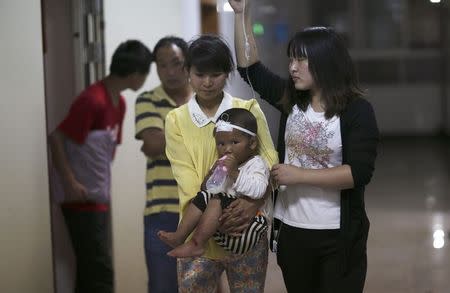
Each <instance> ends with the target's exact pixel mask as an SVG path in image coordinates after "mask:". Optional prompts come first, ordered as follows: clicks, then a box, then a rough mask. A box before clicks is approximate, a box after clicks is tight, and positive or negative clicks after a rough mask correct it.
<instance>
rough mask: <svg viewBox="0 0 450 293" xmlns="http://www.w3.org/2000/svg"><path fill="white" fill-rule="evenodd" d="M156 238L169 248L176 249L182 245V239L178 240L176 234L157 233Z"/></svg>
mask: <svg viewBox="0 0 450 293" xmlns="http://www.w3.org/2000/svg"><path fill="white" fill-rule="evenodd" d="M158 237H159V239H161V240H162V241H163V242H164V243H166V244H167V245H169V246H170V247H177V246H179V245H181V244H183V239H180V237H179V236H178V235H177V233H176V232H166V231H159V232H158Z"/></svg>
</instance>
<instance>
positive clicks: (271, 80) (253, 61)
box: [228, 0, 287, 110]
mask: <svg viewBox="0 0 450 293" xmlns="http://www.w3.org/2000/svg"><path fill="white" fill-rule="evenodd" d="M228 2H229V3H230V5H231V7H233V9H234V12H235V18H234V21H235V24H234V30H235V32H234V44H235V50H236V59H237V64H238V71H239V74H240V75H241V77H242V78H243V79H244V81H245V82H247V83H248V84H249V85H250V86H251V87H252V89H254V90H255V91H256V92H258V93H259V94H260V96H261V98H262V99H264V100H266V101H268V102H269V103H270V104H272V105H273V106H274V107H275V108H278V109H279V110H282V109H281V107H280V104H279V101H280V100H281V98H282V97H283V96H284V95H285V93H286V92H285V90H286V87H287V81H286V80H285V79H283V78H281V77H280V76H278V75H277V74H275V73H273V72H271V71H270V70H269V69H268V68H267V67H265V66H264V65H263V64H262V63H261V62H260V60H259V55H258V49H257V47H256V41H255V37H254V36H253V31H252V24H251V21H250V19H251V18H250V7H249V6H250V1H249V0H229V1H228Z"/></svg>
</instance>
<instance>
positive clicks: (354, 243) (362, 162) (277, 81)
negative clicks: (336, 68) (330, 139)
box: [238, 62, 379, 274]
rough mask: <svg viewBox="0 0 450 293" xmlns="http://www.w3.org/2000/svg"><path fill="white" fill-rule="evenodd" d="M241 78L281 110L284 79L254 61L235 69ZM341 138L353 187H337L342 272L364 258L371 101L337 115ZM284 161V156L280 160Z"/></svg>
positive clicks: (374, 130)
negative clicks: (339, 211) (339, 201)
mask: <svg viewBox="0 0 450 293" xmlns="http://www.w3.org/2000/svg"><path fill="white" fill-rule="evenodd" d="M238 71H239V74H240V75H241V77H242V78H243V79H244V80H245V81H246V82H247V83H249V81H248V79H250V80H251V85H252V87H253V88H254V89H255V90H256V91H257V92H258V93H259V94H260V96H261V98H262V99H264V100H266V101H267V102H269V103H270V104H271V105H273V106H274V107H276V108H277V109H279V110H280V111H281V112H282V113H283V110H282V108H281V107H280V105H279V104H278V103H279V101H280V99H281V97H282V96H283V94H284V92H285V89H286V87H287V80H285V79H282V78H281V77H279V76H278V75H276V74H274V73H272V72H270V71H269V70H268V69H267V68H266V67H265V66H264V65H263V64H261V63H260V62H257V63H255V64H253V65H251V66H250V67H248V68H241V67H239V68H238ZM285 123H286V115H283V116H282V118H281V123H280V124H281V125H280V130H281V131H280V134H279V136H278V150H279V152H283V153H284V129H285ZM340 126H341V139H342V164H346V165H349V166H350V168H351V171H352V176H353V181H354V187H353V188H351V189H345V190H341V229H340V231H341V232H340V239H341V241H340V245H341V249H342V256H343V260H342V265H343V273H344V274H345V273H346V272H347V270H348V268H349V266H348V264H349V262H352V260H357V259H360V258H361V257H363V258H366V243H367V236H368V232H369V220H368V218H367V215H366V210H365V206H364V187H365V186H366V185H367V184H368V183H369V182H370V179H371V178H372V174H373V171H374V166H375V158H376V156H377V144H378V140H379V132H378V127H377V123H376V119H375V114H374V111H373V109H372V106H371V104H370V103H369V102H368V101H366V100H365V99H363V98H356V99H355V100H353V101H351V102H350V103H349V104H348V105H347V106H346V108H345V110H344V111H343V113H342V114H341V115H340ZM283 160H284V156H283V157H281V158H280V161H283Z"/></svg>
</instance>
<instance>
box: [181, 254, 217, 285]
mask: <svg viewBox="0 0 450 293" xmlns="http://www.w3.org/2000/svg"><path fill="white" fill-rule="evenodd" d="M177 270H178V292H179V293H212V292H216V289H217V284H218V283H219V279H220V275H221V274H222V272H223V271H224V266H223V264H222V262H221V261H217V260H212V259H208V258H205V257H195V258H179V259H177Z"/></svg>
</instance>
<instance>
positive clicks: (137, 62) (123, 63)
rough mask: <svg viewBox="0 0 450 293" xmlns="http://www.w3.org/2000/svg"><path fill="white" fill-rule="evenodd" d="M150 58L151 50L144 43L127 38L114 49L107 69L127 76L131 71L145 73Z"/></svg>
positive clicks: (151, 58) (112, 72) (148, 67)
mask: <svg viewBox="0 0 450 293" xmlns="http://www.w3.org/2000/svg"><path fill="white" fill-rule="evenodd" d="M152 60H153V55H152V52H151V51H150V50H149V49H148V48H147V47H146V46H145V45H144V44H142V43H141V42H140V41H137V40H128V41H126V42H123V43H121V44H120V45H119V47H117V49H116V50H115V51H114V54H113V56H112V61H111V65H110V66H109V71H110V73H111V74H112V75H116V76H119V77H127V76H129V75H131V74H133V73H139V74H147V73H148V72H149V71H150V64H151V62H152Z"/></svg>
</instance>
